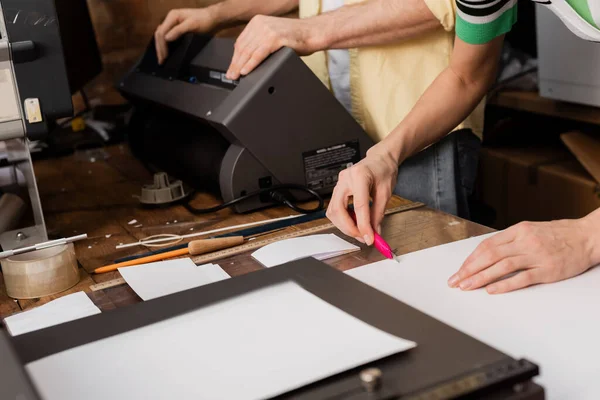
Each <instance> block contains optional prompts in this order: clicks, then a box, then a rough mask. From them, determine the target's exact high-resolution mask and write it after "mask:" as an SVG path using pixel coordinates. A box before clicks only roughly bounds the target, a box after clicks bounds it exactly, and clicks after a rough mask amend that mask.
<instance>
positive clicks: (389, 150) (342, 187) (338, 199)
mask: <svg viewBox="0 0 600 400" xmlns="http://www.w3.org/2000/svg"><path fill="white" fill-rule="evenodd" d="M502 42H503V38H502V37H499V38H497V39H494V40H493V41H492V42H490V43H488V44H485V45H470V44H467V43H465V42H463V41H461V40H460V39H458V38H457V39H456V44H455V47H454V52H453V55H452V60H451V62H450V66H449V67H448V68H447V69H446V70H444V71H443V72H442V73H441V74H440V75H439V76H438V78H437V79H436V80H435V81H434V82H433V83H432V84H431V86H430V87H429V88H428V89H427V91H426V92H425V93H424V94H423V96H422V97H421V99H419V101H418V102H417V104H416V105H415V107H414V108H413V110H412V111H411V112H410V113H409V114H408V116H407V117H406V118H405V119H404V120H403V121H402V122H401V123H400V124H399V125H398V127H396V129H394V131H392V132H391V133H390V134H389V135H388V136H387V137H386V138H385V139H384V140H383V141H381V142H380V143H378V144H377V145H375V146H373V147H372V148H371V149H370V150H369V151H368V152H367V157H366V158H365V159H364V160H363V161H361V162H360V163H358V164H356V165H354V166H353V167H351V168H349V169H346V170H344V171H342V173H340V177H339V181H338V183H337V186H336V187H335V190H334V192H333V196H332V199H331V202H330V203H329V209H328V211H327V216H328V217H329V219H331V220H332V222H334V223H335V225H336V226H337V227H338V228H339V229H340V230H341V231H342V232H344V233H345V234H346V235H349V236H352V237H355V238H363V239H364V241H365V242H366V243H367V244H371V243H373V228H375V229H377V228H378V227H379V224H380V223H381V221H382V219H383V214H384V210H385V205H386V204H387V202H388V200H389V198H390V197H391V193H392V189H393V187H394V186H395V184H396V175H397V170H398V165H399V164H401V163H402V162H403V161H404V160H406V159H407V158H408V157H409V156H411V155H413V154H415V153H416V152H418V151H419V150H422V149H423V148H425V147H427V146H428V145H431V144H433V143H435V142H437V141H438V140H440V139H441V138H443V137H444V136H445V135H447V134H448V132H450V131H451V130H452V129H454V128H455V127H456V126H457V125H458V124H459V123H460V122H461V121H463V120H464V119H465V118H466V116H467V115H468V114H469V113H470V112H471V111H472V110H473V109H474V108H475V107H476V106H477V104H478V103H479V102H480V101H481V99H482V98H483V96H484V95H485V93H486V91H487V90H488V88H489V86H490V85H491V84H492V82H493V80H494V78H495V76H496V68H497V63H498V58H499V56H500V51H501V49H502ZM350 197H352V198H353V201H354V209H355V210H356V216H357V222H358V223H357V224H355V223H354V222H353V220H352V219H351V218H350V215H349V214H348V210H347V205H348V202H349V198H350ZM370 197H371V198H372V199H373V206H372V207H371V208H369V198H370Z"/></svg>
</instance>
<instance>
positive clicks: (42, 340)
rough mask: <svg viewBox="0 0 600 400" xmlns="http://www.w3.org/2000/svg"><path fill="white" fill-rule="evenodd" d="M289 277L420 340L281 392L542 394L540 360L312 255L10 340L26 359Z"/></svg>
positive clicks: (524, 397) (324, 395)
mask: <svg viewBox="0 0 600 400" xmlns="http://www.w3.org/2000/svg"><path fill="white" fill-rule="evenodd" d="M289 281H294V282H295V283H297V284H299V285H301V286H302V287H303V288H304V289H306V290H308V291H310V292H311V293H313V294H315V295H316V296H318V297H320V298H321V299H323V300H325V301H327V302H328V303H330V304H332V305H334V306H336V307H338V308H339V309H341V310H344V311H345V312H347V313H348V314H350V315H352V316H354V317H356V318H359V319H361V320H363V321H364V322H366V323H368V324H370V325H372V326H374V327H377V328H379V329H381V330H384V331H386V332H388V333H390V334H393V335H396V336H399V337H402V338H406V339H409V340H413V341H416V342H417V343H418V346H417V347H416V348H414V349H412V350H410V351H407V352H405V353H401V354H398V355H394V356H391V357H387V358H385V359H382V360H379V361H376V362H373V363H370V364H368V365H364V366H362V367H360V368H356V369H353V370H349V371H347V372H345V373H341V374H338V375H335V376H332V377H330V378H327V379H325V380H322V381H320V382H316V383H314V384H311V385H308V386H306V387H304V388H302V389H298V390H295V391H293V392H290V393H288V394H286V395H283V396H280V398H286V399H287V398H290V399H292V398H293V399H333V398H335V399H353V400H358V399H365V400H367V399H368V400H373V399H411V400H416V399H423V400H424V399H432V400H437V399H511V400H542V399H544V392H543V390H542V389H541V388H540V387H539V386H537V385H535V384H533V383H532V382H531V379H532V378H534V377H535V376H537V375H538V373H539V371H538V367H537V366H536V365H534V364H532V363H531V362H529V361H527V360H515V359H513V358H511V357H509V356H507V355H505V354H503V353H501V352H499V351H497V350H495V349H493V348H491V347H489V346H487V345H485V344H484V343H481V342H479V341H477V340H475V339H473V338H471V337H470V336H467V335H465V334H463V333H462V332H459V331H457V330H455V329H453V328H451V327H449V326H447V325H445V324H443V323H441V322H439V321H437V320H435V319H433V318H431V317H429V316H427V315H426V314H423V313H421V312H419V311H417V310H415V309H414V308H412V307H409V306H408V305H406V304H404V303H401V302H399V301H397V300H395V299H394V298H392V297H389V296H387V295H385V294H383V293H381V292H379V291H377V290H375V289H373V288H371V287H370V286H367V285H365V284H363V283H362V282H359V281H358V280H355V279H354V278H352V277H350V276H347V275H346V274H344V273H342V272H340V271H338V270H335V269H333V268H331V267H329V266H327V265H326V264H324V263H322V262H319V261H317V260H315V259H312V258H310V259H304V260H300V261H296V262H292V263H289V264H285V265H282V266H278V267H277V268H270V269H265V270H261V271H258V272H254V273H251V274H247V275H244V276H241V277H236V278H234V279H229V280H226V281H221V282H217V283H214V284H211V285H207V286H204V287H200V288H196V289H191V290H188V291H185V292H180V293H177V294H173V295H170V296H166V297H162V298H159V299H155V300H151V301H148V302H144V303H140V304H136V305H134V306H130V307H126V308H122V309H118V310H114V311H111V312H110V313H103V314H100V315H96V316H92V317H89V318H85V319H82V320H78V321H73V322H70V323H66V324H63V325H59V326H55V327H51V328H47V329H44V330H41V331H37V332H32V333H29V334H25V335H21V336H18V337H16V338H14V339H12V342H13V344H14V348H15V349H16V352H17V354H18V355H19V356H20V358H21V360H22V362H24V363H29V362H32V361H35V360H38V359H40V358H43V357H45V356H48V355H51V354H55V353H57V352H61V351H64V350H67V349H70V348H73V347H76V346H80V345H83V344H86V343H89V342H93V341H97V340H101V339H103V338H106V337H110V336H114V335H119V334H121V333H124V332H127V331H130V330H133V329H136V328H140V327H143V326H146V325H150V324H153V323H156V322H160V321H163V320H165V319H169V318H173V317H176V316H178V315H181V314H185V313H188V312H191V311H193V310H196V309H198V308H201V307H205V306H208V305H210V304H213V303H216V302H219V301H223V300H226V299H229V298H233V297H236V296H239V295H242V294H244V293H247V292H249V291H252V290H256V289H260V288H264V287H267V286H270V285H275V284H278V283H282V282H289ZM331 288H335V290H332V289H331ZM356 299H361V300H360V301H357V300H356ZM290 345H291V346H293V343H290ZM371 367H375V368H378V369H379V370H381V372H382V375H381V385H380V387H379V388H378V389H377V390H376V391H374V392H367V391H366V390H365V388H364V387H363V384H362V382H361V379H359V374H360V372H361V371H363V370H364V369H365V368H371ZM66 384H68V383H66Z"/></svg>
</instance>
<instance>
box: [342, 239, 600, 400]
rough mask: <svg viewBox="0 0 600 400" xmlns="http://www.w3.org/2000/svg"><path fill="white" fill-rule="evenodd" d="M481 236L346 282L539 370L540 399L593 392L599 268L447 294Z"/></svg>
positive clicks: (598, 367) (598, 350) (358, 272)
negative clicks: (492, 291)
mask: <svg viewBox="0 0 600 400" xmlns="http://www.w3.org/2000/svg"><path fill="white" fill-rule="evenodd" d="M486 237H489V235H488V236H481V237H477V238H472V239H468V240H463V241H460V242H455V243H451V244H448V245H444V246H439V247H435V248H431V249H427V250H422V251H418V252H416V253H411V254H407V255H404V256H402V257H401V258H400V264H398V263H396V262H394V261H391V262H390V261H382V262H378V263H374V264H371V265H367V266H364V267H360V268H356V269H353V270H350V271H348V274H349V275H350V276H353V277H354V278H356V279H359V280H361V281H363V282H365V283H367V284H369V285H371V286H373V287H374V288H376V289H378V290H380V291H382V292H384V293H387V294H388V295H390V296H393V297H395V298H397V299H398V300H401V301H403V302H404V303H406V304H408V305H410V306H412V307H414V308H416V309H418V310H421V311H422V312H424V313H426V314H429V315H431V316H432V317H434V318H437V319H438V320H440V321H442V322H444V323H446V324H448V325H450V326H453V327H454V328H456V329H458V330H461V331H463V332H465V333H466V334H468V335H471V336H473V337H475V338H476V339H479V340H481V341H482V342H484V343H487V344H488V345H491V346H492V347H495V348H497V349H498V350H500V351H503V352H505V353H507V354H510V355H512V356H513V357H515V358H527V359H529V360H530V361H532V362H535V363H537V364H539V366H540V369H541V377H540V379H538V383H540V384H541V385H542V386H544V388H545V389H546V394H547V396H548V399H556V400H558V399H578V400H595V399H598V393H600V380H599V379H598V377H599V376H600V363H598V359H600V346H599V345H598V343H599V340H600V318H599V317H598V316H599V315H600V268H595V269H593V270H591V271H589V272H587V273H585V274H583V275H580V276H578V277H576V278H572V279H569V280H566V281H562V282H557V283H552V284H548V285H539V286H535V287H530V288H528V289H524V290H520V291H517V292H512V293H508V294H502V295H489V294H488V293H487V292H486V291H485V290H483V289H480V290H476V291H471V292H462V291H461V290H459V289H450V288H449V287H448V285H447V283H446V282H447V280H448V278H450V276H451V275H452V274H454V273H455V272H456V271H458V269H459V268H460V266H461V265H462V263H463V262H464V261H465V259H466V258H467V257H468V256H469V255H470V254H471V253H472V252H473V250H475V248H476V247H477V245H478V244H479V243H481V242H482V241H483V240H484V239H485V238H486Z"/></svg>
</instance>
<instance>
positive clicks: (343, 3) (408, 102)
mask: <svg viewBox="0 0 600 400" xmlns="http://www.w3.org/2000/svg"><path fill="white" fill-rule="evenodd" d="M296 8H298V10H299V14H300V18H299V19H295V18H281V17H278V16H280V15H283V14H287V13H289V12H292V11H294V10H295V9H296ZM455 20H456V15H455V3H454V1H453V0H370V1H364V2H363V1H360V0H358V1H357V0H271V1H264V0H225V1H222V2H219V3H216V4H214V5H212V6H209V7H206V8H198V9H177V10H172V11H171V12H170V13H169V14H168V15H167V17H166V18H165V20H164V21H163V22H162V24H161V25H160V26H159V27H158V28H157V30H156V33H155V39H156V50H157V54H158V57H159V62H161V63H162V62H164V60H165V58H166V57H167V56H168V50H167V49H168V46H167V43H168V42H172V41H174V40H176V39H177V38H179V37H180V36H181V35H183V34H184V33H187V32H197V33H204V32H211V31H215V30H217V29H219V28H221V27H224V26H231V25H232V24H236V23H244V22H248V21H249V23H248V25H247V27H246V28H245V29H244V31H243V32H242V33H241V35H240V36H239V37H238V39H237V41H236V44H235V52H234V56H233V59H232V62H231V66H230V67H229V70H228V71H227V75H228V77H229V78H230V79H238V78H239V77H240V76H244V75H247V74H249V73H250V72H251V71H252V70H253V69H254V68H256V67H257V66H258V65H259V64H260V63H261V62H262V61H263V60H264V59H265V58H267V57H268V56H269V55H270V54H271V53H273V52H275V51H277V50H278V49H280V48H281V47H284V46H285V47H290V48H292V49H294V50H295V51H296V52H297V53H298V54H299V55H301V56H304V61H305V62H306V64H307V65H308V66H309V67H310V68H311V70H312V71H313V72H314V73H315V75H316V76H317V77H318V78H319V79H320V80H321V81H322V82H323V84H325V85H326V86H327V87H328V88H329V89H330V90H331V91H332V93H333V95H334V96H335V97H336V98H337V99H338V100H339V102H340V103H341V104H342V105H344V107H346V109H347V110H348V111H349V112H350V113H352V115H353V116H354V117H355V119H356V120H357V121H358V122H359V123H360V124H361V125H362V126H363V128H364V129H365V130H366V132H367V133H368V134H369V135H370V136H371V137H372V138H373V139H374V141H375V142H379V141H381V140H383V139H384V138H386V137H387V135H388V134H389V133H390V132H391V131H392V130H393V129H394V128H395V127H396V126H397V125H398V124H399V123H400V122H401V121H402V120H403V119H404V117H405V116H406V115H407V114H408V113H409V111H410V110H411V109H412V108H413V106H414V105H415V104H416V103H417V101H418V99H419V98H420V97H421V95H422V94H423V92H425V90H426V89H427V87H428V86H429V85H430V84H431V83H432V82H433V81H434V80H435V78H436V77H437V76H438V75H439V74H440V73H441V72H442V71H443V70H444V69H445V68H446V67H448V65H449V63H450V57H451V54H452V49H453V45H454V24H455ZM307 117H308V116H307ZM482 130H483V104H480V105H479V106H478V107H477V108H476V109H475V110H474V111H473V112H472V113H471V114H470V115H469V116H467V117H466V119H465V120H464V121H463V122H461V123H460V124H459V125H458V126H457V127H455V129H454V131H453V132H452V133H451V134H450V135H448V136H447V137H445V138H444V139H442V140H441V141H439V142H438V143H435V144H433V145H431V146H430V147H428V148H427V149H425V150H423V151H421V152H419V153H418V154H416V155H415V156H413V157H411V158H410V159H408V160H406V161H405V162H404V163H403V164H402V166H401V167H400V168H399V169H397V171H396V172H395V175H396V177H395V185H394V186H395V187H394V188H391V189H390V192H391V191H392V190H393V192H394V193H396V194H398V195H400V196H402V197H405V198H408V199H410V200H415V201H422V202H424V203H426V204H427V205H429V206H431V207H434V208H437V209H440V210H442V211H445V212H448V213H451V214H455V215H459V216H462V217H468V216H469V212H468V205H467V198H468V195H469V194H470V192H471V190H472V186H473V183H474V180H475V174H476V169H477V156H478V150H479V145H480V138H481V134H482Z"/></svg>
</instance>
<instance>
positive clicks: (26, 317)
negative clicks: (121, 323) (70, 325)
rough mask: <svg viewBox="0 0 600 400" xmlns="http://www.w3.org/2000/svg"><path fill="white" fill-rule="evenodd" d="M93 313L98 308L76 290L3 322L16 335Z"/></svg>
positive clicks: (98, 311) (97, 310)
mask: <svg viewBox="0 0 600 400" xmlns="http://www.w3.org/2000/svg"><path fill="white" fill-rule="evenodd" d="M95 314H100V309H99V308H98V307H96V305H95V304H94V303H93V302H92V301H91V300H90V298H89V297H88V296H87V295H86V294H85V293H84V292H77V293H73V294H69V295H67V296H63V297H61V298H58V299H56V300H53V301H51V302H49V303H46V304H44V305H42V306H39V307H37V308H34V309H33V310H29V311H25V312H22V313H20V314H16V315H13V316H11V317H8V318H5V319H4V323H5V324H6V327H7V328H8V331H9V332H10V334H11V335H13V336H17V335H22V334H24V333H28V332H33V331H37V330H39V329H43V328H48V327H50V326H53V325H59V324H62V323H65V322H69V321H74V320H76V319H80V318H84V317H89V316H90V315H95Z"/></svg>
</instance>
